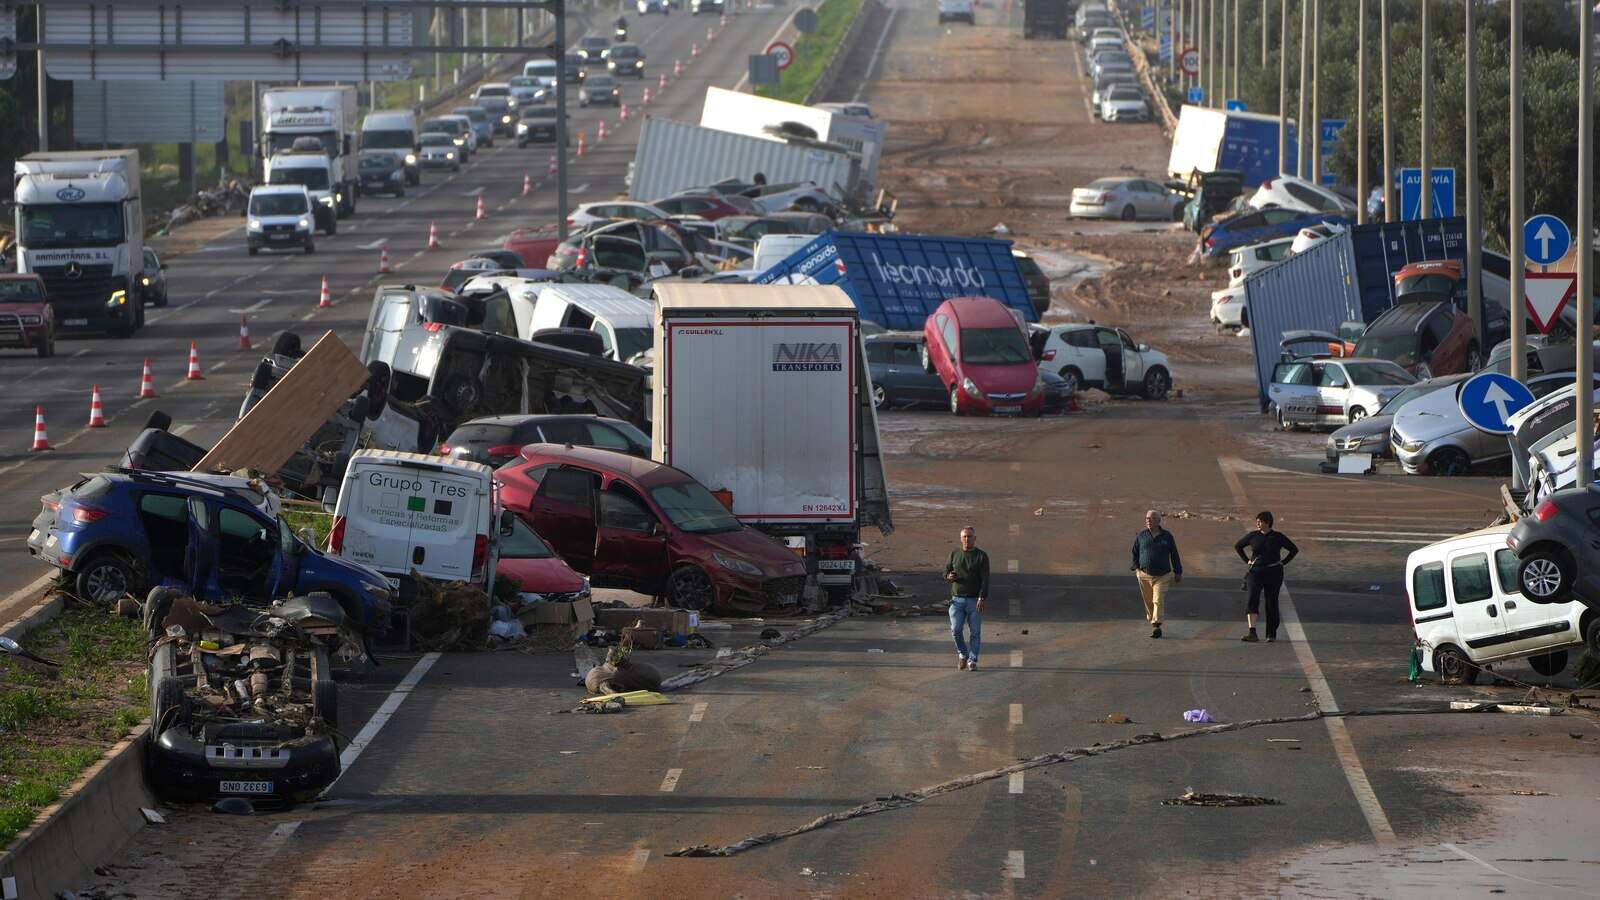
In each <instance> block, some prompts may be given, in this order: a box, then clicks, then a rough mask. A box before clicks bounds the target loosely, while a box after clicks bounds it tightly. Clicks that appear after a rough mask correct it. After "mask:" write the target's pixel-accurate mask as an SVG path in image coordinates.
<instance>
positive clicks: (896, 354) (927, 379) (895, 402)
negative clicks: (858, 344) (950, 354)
mask: <svg viewBox="0 0 1600 900" xmlns="http://www.w3.org/2000/svg"><path fill="white" fill-rule="evenodd" d="M865 344H866V347H867V368H868V369H870V370H871V372H872V405H873V406H875V407H877V408H878V409H887V408H890V407H895V406H943V405H945V404H946V403H947V402H949V396H948V395H947V394H946V393H945V389H944V382H943V381H942V380H941V379H940V378H939V375H938V374H937V373H932V372H928V371H927V370H925V369H923V367H922V335H920V334H917V333H915V332H908V331H886V332H884V333H882V334H875V335H872V336H871V337H868V338H866V339H865Z"/></svg>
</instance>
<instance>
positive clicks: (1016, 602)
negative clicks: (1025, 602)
mask: <svg viewBox="0 0 1600 900" xmlns="http://www.w3.org/2000/svg"><path fill="white" fill-rule="evenodd" d="M1006 614H1007V615H1009V616H1012V617H1016V616H1020V615H1022V598H1021V597H1012V598H1011V609H1010V610H1008V611H1007V613H1006Z"/></svg>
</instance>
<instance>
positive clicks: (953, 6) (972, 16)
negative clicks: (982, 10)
mask: <svg viewBox="0 0 1600 900" xmlns="http://www.w3.org/2000/svg"><path fill="white" fill-rule="evenodd" d="M946 22H965V23H967V24H968V25H976V24H978V14H977V11H976V10H975V9H974V8H973V5H972V0H939V24H940V25H943V24H944V23H946Z"/></svg>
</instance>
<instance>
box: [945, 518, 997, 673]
mask: <svg viewBox="0 0 1600 900" xmlns="http://www.w3.org/2000/svg"><path fill="white" fill-rule="evenodd" d="M944 580H945V581H948V582H950V636H951V637H953V638H955V639H956V660H957V665H956V668H958V669H962V670H964V671H968V672H976V671H977V670H978V643H979V640H980V637H981V635H982V633H983V616H982V613H983V606H984V602H985V601H987V600H988V599H989V554H987V553H985V552H983V551H982V550H979V549H978V532H977V531H976V530H974V529H973V527H972V526H971V525H968V526H967V527H965V528H963V529H961V549H960V550H952V551H950V560H949V562H946V563H945V564H944ZM968 629H970V630H971V632H972V646H971V647H970V648H969V647H968V646H967V641H966V638H965V637H964V636H963V634H962V632H964V631H966V630H968Z"/></svg>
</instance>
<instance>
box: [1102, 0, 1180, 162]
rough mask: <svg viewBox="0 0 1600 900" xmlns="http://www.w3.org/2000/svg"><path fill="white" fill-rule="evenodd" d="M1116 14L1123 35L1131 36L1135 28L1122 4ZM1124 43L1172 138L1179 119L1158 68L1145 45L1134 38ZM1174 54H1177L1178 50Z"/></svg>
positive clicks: (1146, 94)
mask: <svg viewBox="0 0 1600 900" xmlns="http://www.w3.org/2000/svg"><path fill="white" fill-rule="evenodd" d="M1116 13H1117V22H1118V23H1119V24H1120V25H1121V26H1122V33H1123V34H1125V35H1131V34H1132V33H1133V28H1132V27H1131V25H1130V24H1129V22H1128V17H1127V16H1126V15H1125V14H1123V11H1122V5H1121V4H1118V5H1117V11H1116ZM1123 43H1124V44H1126V45H1127V47H1128V55H1129V56H1131V57H1133V69H1134V71H1136V72H1138V73H1139V80H1140V81H1142V82H1143V83H1144V90H1145V96H1146V97H1147V98H1148V99H1149V101H1150V105H1151V106H1152V107H1154V108H1155V110H1156V112H1157V114H1159V115H1160V116H1161V127H1162V128H1163V129H1165V131H1166V133H1167V136H1168V137H1171V136H1172V134H1173V132H1175V131H1177V130H1178V117H1177V116H1176V115H1174V114H1173V112H1172V103H1171V102H1170V101H1169V100H1168V99H1167V89H1166V85H1165V82H1161V81H1158V80H1157V77H1156V66H1154V65H1151V63H1150V57H1149V56H1148V55H1147V54H1146V53H1145V52H1144V47H1143V45H1141V44H1140V43H1139V42H1138V41H1136V40H1134V39H1133V38H1132V37H1128V38H1126V39H1124V41H1123ZM1173 52H1177V51H1176V49H1174V51H1173Z"/></svg>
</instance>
